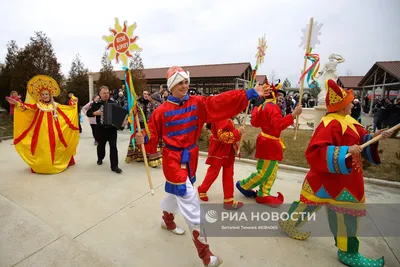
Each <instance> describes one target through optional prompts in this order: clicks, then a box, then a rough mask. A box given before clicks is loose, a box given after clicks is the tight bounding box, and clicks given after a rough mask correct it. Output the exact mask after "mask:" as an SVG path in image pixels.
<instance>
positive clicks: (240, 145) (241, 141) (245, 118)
mask: <svg viewBox="0 0 400 267" xmlns="http://www.w3.org/2000/svg"><path fill="white" fill-rule="evenodd" d="M257 69H258V64H257V65H256V67H255V68H254V75H253V73H252V74H251V77H254V79H255V78H256V74H257ZM253 84H254V81H253V79H250V83H249V86H248V89H250V88H252V87H253ZM249 107H250V101H249V102H248V103H247V108H246V113H245V114H244V119H243V122H242V126H243V127H246V121H247V113H248V112H249ZM243 135H244V133H243V134H242V135H241V136H240V141H239V146H238V150H237V156H238V157H239V155H240V148H241V147H242V143H243Z"/></svg>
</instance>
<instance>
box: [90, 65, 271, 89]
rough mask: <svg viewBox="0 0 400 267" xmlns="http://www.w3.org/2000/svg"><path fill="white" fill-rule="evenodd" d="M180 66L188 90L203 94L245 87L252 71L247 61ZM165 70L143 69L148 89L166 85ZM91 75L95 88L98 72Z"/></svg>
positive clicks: (260, 77) (259, 78) (119, 72)
mask: <svg viewBox="0 0 400 267" xmlns="http://www.w3.org/2000/svg"><path fill="white" fill-rule="evenodd" d="M182 68H183V69H184V70H185V71H188V72H189V73H190V90H193V89H195V90H197V91H199V92H201V93H203V94H213V93H217V92H223V91H227V90H231V89H234V88H246V87H247V84H248V82H249V80H250V78H251V73H252V71H253V69H252V67H251V64H250V63H248V62H245V63H227V64H210V65H195V66H182ZM167 70H168V68H150V69H144V70H143V73H144V75H145V77H146V81H147V85H148V88H149V89H148V90H149V91H151V92H154V91H158V90H159V88H160V86H163V87H164V88H166V87H167V78H166V73H167ZM115 74H116V75H117V77H118V78H119V79H121V80H123V76H124V72H123V71H115ZM92 76H93V82H94V84H95V88H97V86H96V82H97V81H98V80H99V78H100V73H99V72H96V73H92ZM264 77H266V76H265V75H257V78H256V80H257V81H258V80H260V81H261V80H263V79H264Z"/></svg>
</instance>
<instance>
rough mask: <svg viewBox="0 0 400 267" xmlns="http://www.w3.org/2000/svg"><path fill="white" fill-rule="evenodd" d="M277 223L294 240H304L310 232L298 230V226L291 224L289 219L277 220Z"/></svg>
mask: <svg viewBox="0 0 400 267" xmlns="http://www.w3.org/2000/svg"><path fill="white" fill-rule="evenodd" d="M279 225H280V227H281V228H282V230H283V231H284V232H285V233H286V234H287V235H288V236H289V237H291V238H293V239H296V240H300V241H303V240H306V239H307V238H308V237H309V236H310V234H311V232H302V231H300V230H299V229H298V228H296V227H295V226H294V225H293V222H292V223H291V221H282V220H280V221H279Z"/></svg>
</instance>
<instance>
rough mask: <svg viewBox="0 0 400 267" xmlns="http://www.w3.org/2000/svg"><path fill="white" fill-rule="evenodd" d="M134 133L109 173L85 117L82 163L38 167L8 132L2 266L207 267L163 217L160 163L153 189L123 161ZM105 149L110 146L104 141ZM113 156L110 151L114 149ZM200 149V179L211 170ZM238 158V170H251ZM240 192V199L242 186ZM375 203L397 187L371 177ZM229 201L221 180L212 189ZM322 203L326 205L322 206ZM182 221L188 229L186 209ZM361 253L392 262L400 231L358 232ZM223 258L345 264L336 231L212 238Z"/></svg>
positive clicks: (295, 176) (2, 149)
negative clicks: (295, 236) (51, 170)
mask: <svg viewBox="0 0 400 267" xmlns="http://www.w3.org/2000/svg"><path fill="white" fill-rule="evenodd" d="M127 144H128V135H127V132H126V133H122V134H120V135H119V139H118V147H119V157H120V162H121V164H120V167H121V168H122V169H123V173H122V174H121V175H118V174H115V173H113V172H111V170H110V168H109V166H108V164H109V160H108V158H107V159H106V160H105V161H104V164H103V165H102V166H97V165H96V152H95V146H94V145H93V140H92V138H91V136H90V131H89V127H88V125H85V126H84V133H83V134H82V137H81V141H80V144H79V147H78V154H77V156H76V162H77V165H75V166H73V167H71V168H69V169H68V170H67V171H65V172H63V173H61V174H58V175H35V174H31V173H30V172H29V168H28V166H27V165H26V164H25V162H23V161H22V160H21V158H20V157H19V155H18V154H17V153H16V151H15V149H14V147H13V146H12V145H11V140H8V141H4V142H2V143H0V169H1V174H0V266H1V267H10V266H17V267H25V266H26V267H28V266H29V267H47V266H49V267H50V266H51V267H58V266H65V267H73V266H79V267H81V266H82V267H86V266H96V267H102V266H104V267H105V266H133V267H135V266H145V267H153V266H173V267H188V266H190V267H200V266H202V264H201V261H200V260H199V259H198V257H197V254H196V251H195V248H194V245H193V243H192V241H191V239H190V237H189V234H188V233H187V234H186V235H185V236H176V235H173V234H171V233H170V232H168V231H165V230H162V229H161V228H160V226H159V223H160V215H161V211H160V208H159V203H160V201H161V200H162V198H163V197H164V190H163V189H164V188H163V187H164V178H163V175H162V170H161V168H157V169H151V174H152V178H153V184H154V186H155V195H154V196H152V195H151V194H149V189H148V183H147V177H146V172H145V168H144V166H143V164H139V163H131V164H125V163H124V158H125V154H126V148H127ZM107 151H108V149H107ZM107 157H108V154H107ZM204 160H205V158H204V157H201V158H200V163H199V170H198V177H199V178H198V179H199V181H198V183H197V185H199V182H201V180H202V177H204V174H205V172H206V166H205V165H204ZM254 169H255V167H254V165H251V164H245V163H238V164H236V166H235V172H236V176H235V177H236V179H240V178H242V177H245V176H247V175H248V174H249V173H251V172H252V171H254ZM303 178H304V174H303V173H296V172H289V171H283V170H280V171H279V173H278V179H277V181H276V183H275V185H274V188H273V193H274V194H275V193H276V192H277V191H280V192H283V193H284V194H285V198H286V202H287V203H291V202H292V201H294V200H296V199H297V197H298V194H299V190H300V186H301V182H302V179H303ZM235 194H236V196H237V199H238V200H242V201H245V202H250V200H245V199H243V197H242V196H240V195H239V193H238V192H237V191H236V193H235ZM366 194H367V200H368V202H370V203H373V202H374V203H400V190H399V189H391V188H381V187H378V186H373V185H366ZM209 196H210V199H211V201H212V202H215V203H220V202H221V201H222V186H221V180H218V181H217V182H216V183H215V184H214V186H213V187H212V189H211V190H210V193H209ZM321 212H323V211H321ZM177 223H178V224H180V225H182V226H183V227H184V228H187V227H186V225H185V224H184V220H183V219H182V217H181V216H178V218H177ZM361 242H362V243H361V249H362V252H363V253H365V254H367V255H369V256H371V257H377V256H380V255H384V256H385V258H386V262H387V266H399V260H398V259H400V238H383V237H379V238H361ZM209 243H210V244H211V249H212V251H213V252H214V253H216V254H218V255H220V256H221V257H222V258H223V259H224V264H223V265H222V266H226V267H238V266H246V267H249V266H279V267H281V266H317V267H321V266H342V265H341V264H340V263H338V261H337V260H336V250H335V247H334V243H333V238H332V237H326V238H317V237H314V238H309V239H308V240H307V241H304V242H300V241H295V240H292V239H289V238H287V237H284V235H283V234H282V235H281V236H280V237H268V238H267V237H262V238H261V237H260V238H249V237H247V238H246V237H242V238H236V237H235V238H233V237H230V238H228V237H218V238H217V237H209Z"/></svg>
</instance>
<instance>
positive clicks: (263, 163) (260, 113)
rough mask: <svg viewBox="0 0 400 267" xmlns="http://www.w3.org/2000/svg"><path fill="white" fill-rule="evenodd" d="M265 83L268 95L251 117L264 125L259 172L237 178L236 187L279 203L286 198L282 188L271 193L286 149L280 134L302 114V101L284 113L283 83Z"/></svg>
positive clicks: (269, 202)
mask: <svg viewBox="0 0 400 267" xmlns="http://www.w3.org/2000/svg"><path fill="white" fill-rule="evenodd" d="M264 87H266V88H268V93H267V96H266V99H265V101H264V103H263V104H262V105H261V106H259V107H258V108H256V109H254V110H253V112H252V117H251V124H252V125H253V126H254V127H257V128H261V129H262V132H261V133H260V134H259V135H258V137H257V143H256V155H255V157H256V158H257V160H258V161H257V172H254V173H252V174H251V175H250V176H249V177H247V178H246V179H243V180H241V181H238V182H237V183H236V187H237V189H238V190H239V191H240V192H241V193H242V194H243V195H244V196H246V197H255V198H256V201H257V203H260V204H265V205H270V206H273V207H276V206H279V205H281V204H282V203H283V201H284V197H283V195H282V194H281V193H279V192H278V196H277V197H275V196H271V195H270V192H271V188H272V185H273V184H274V182H275V179H276V173H277V171H278V162H279V161H282V159H283V150H284V149H285V145H284V143H283V141H282V139H281V137H280V135H281V132H282V131H283V130H285V129H286V128H287V127H289V126H290V125H292V124H293V120H294V118H295V117H296V116H297V115H300V114H301V112H302V109H301V106H300V105H299V106H297V107H296V108H295V110H294V111H293V113H292V114H289V115H286V116H285V117H282V112H281V109H280V107H279V106H278V105H277V104H276V98H277V94H278V89H279V88H280V87H281V85H280V84H277V85H276V86H275V85H273V84H272V85H270V84H268V81H267V83H266V84H264ZM256 187H259V190H258V192H256V191H254V190H253V189H254V188H256Z"/></svg>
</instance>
